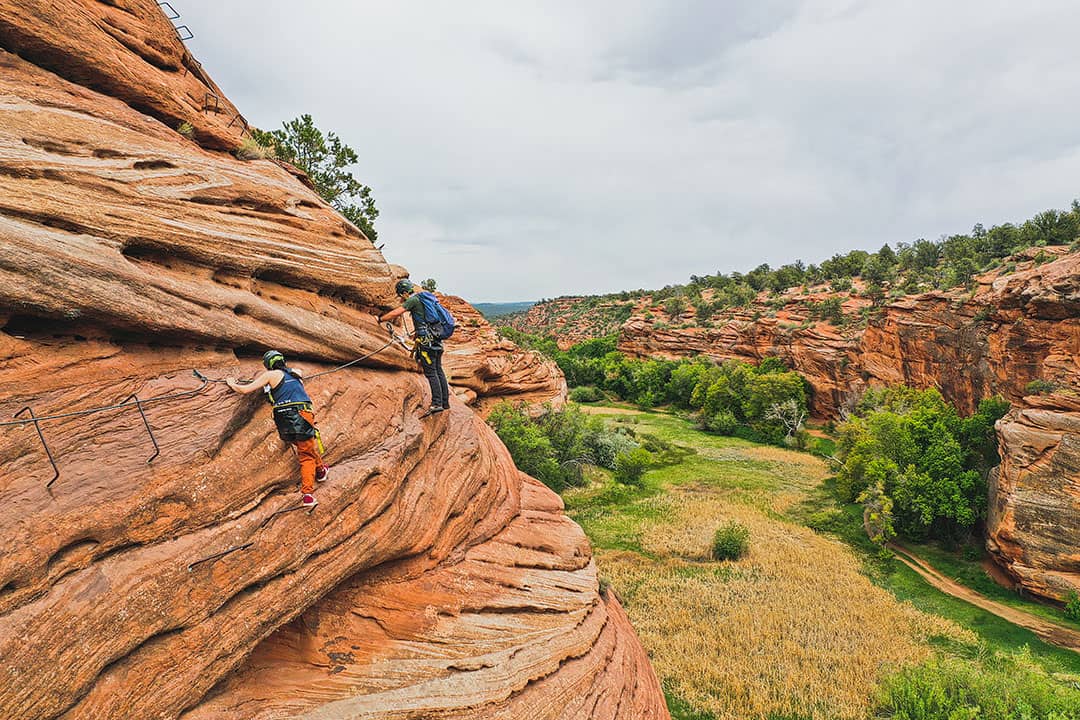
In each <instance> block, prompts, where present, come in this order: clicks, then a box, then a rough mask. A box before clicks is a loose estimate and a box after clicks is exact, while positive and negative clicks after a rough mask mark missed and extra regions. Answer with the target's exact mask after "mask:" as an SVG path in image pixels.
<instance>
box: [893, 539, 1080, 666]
mask: <svg viewBox="0 0 1080 720" xmlns="http://www.w3.org/2000/svg"><path fill="white" fill-rule="evenodd" d="M889 547H890V549H891V550H892V551H893V552H895V553H896V556H897V557H898V558H899V559H900V562H902V563H904V564H905V565H907V566H908V567H909V568H911V569H912V570H914V571H915V572H917V573H919V575H920V576H921V577H922V578H923V579H924V580H926V582H928V583H930V584H931V585H933V586H934V587H935V588H937V589H938V590H940V591H941V592H943V593H945V594H946V595H951V596H953V597H955V598H959V599H961V600H963V601H964V602H969V603H971V604H972V605H974V606H975V607H978V608H982V609H983V610H985V611H986V612H988V613H992V614H994V615H997V616H998V617H999V618H1002V619H1003V620H1008V621H1009V622H1011V623H1012V624H1013V625H1018V626H1020V627H1022V628H1025V629H1027V630H1030V631H1031V632H1033V633H1035V634H1036V635H1038V636H1039V637H1040V638H1042V639H1043V640H1045V641H1046V642H1048V643H1051V644H1053V645H1057V646H1058V647H1063V648H1067V649H1069V650H1073V651H1075V652H1080V632H1078V631H1076V630H1073V629H1072V628H1068V627H1065V626H1064V625H1058V624H1057V623H1054V622H1051V621H1049V620H1044V619H1043V618H1040V617H1038V616H1036V615H1032V614H1030V613H1028V612H1025V611H1023V610H1018V609H1017V608H1014V607H1010V606H1008V605H1002V604H1001V603H999V602H995V601H994V600H991V599H989V598H987V597H985V596H983V595H980V594H979V593H977V592H975V591H974V590H972V589H971V588H968V587H964V586H963V585H961V584H959V583H957V582H955V581H953V580H950V579H949V578H947V577H945V576H944V575H942V574H941V573H940V572H938V571H937V570H935V569H934V568H933V567H931V566H930V565H929V564H927V562H926V561H925V560H923V559H922V558H920V557H917V556H916V555H913V554H911V552H910V551H909V550H907V549H906V548H904V547H902V546H900V545H897V544H895V543H889Z"/></svg>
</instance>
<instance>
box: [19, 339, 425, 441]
mask: <svg viewBox="0 0 1080 720" xmlns="http://www.w3.org/2000/svg"><path fill="white" fill-rule="evenodd" d="M387 329H388V330H389V331H390V335H391V338H390V340H389V341H388V342H387V343H386V344H385V345H383V346H382V347H380V348H379V349H378V350H373V351H371V352H369V353H368V354H366V355H363V356H361V357H358V358H356V359H355V360H353V361H351V362H347V363H345V364H344V365H338V366H337V367H335V368H330V369H329V370H323V371H322V372H317V373H314V374H312V375H309V376H308V377H307V378H305V379H307V380H311V379H313V378H317V377H319V376H320V375H329V374H330V373H335V372H337V371H338V370H344V369H345V368H347V367H352V366H353V365H355V364H357V363H359V362H363V361H364V360H367V359H368V358H370V357H373V356H375V355H377V354H379V353H381V352H382V351H383V350H385V349H386V348H388V347H390V346H391V345H393V344H394V342H395V341H397V342H400V343H401V344H402V346H403V347H405V348H406V349H407V348H408V346H407V345H406V344H405V341H404V340H403V339H402V338H401V337H399V336H398V335H396V334H395V333H394V330H393V327H392V326H391V325H390V324H389V323H387ZM191 372H192V373H193V374H194V375H195V377H197V378H199V380H202V385H200V386H199V387H197V388H195V389H194V390H185V391H183V392H177V393H169V394H167V395H158V396H157V397H152V398H147V399H145V400H142V399H140V400H126V401H124V402H122V403H117V404H116V405H106V406H104V407H96V408H88V409H86V410H74V411H72V412H66V413H57V414H55V415H36V416H34V417H33V418H32V419H31V418H27V419H25V420H8V421H5V422H0V427H8V426H11V425H26V424H27V423H32V422H34V421H35V420H36V421H37V422H41V421H44V420H60V419H63V418H72V417H82V416H83V415H93V414H94V413H99V412H108V411H110V410H122V409H124V408H129V407H138V406H139V405H149V404H150V403H155V402H162V401H164V400H179V399H181V398H186V397H192V396H195V395H198V394H199V393H201V392H202V391H203V390H205V389H206V386H207V385H209V384H210V383H224V382H225V381H224V380H222V379H220V378H217V379H214V378H208V377H206V376H205V375H203V374H202V373H201V372H199V371H198V370H192V371H191Z"/></svg>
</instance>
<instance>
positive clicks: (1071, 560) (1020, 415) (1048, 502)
mask: <svg viewBox="0 0 1080 720" xmlns="http://www.w3.org/2000/svg"><path fill="white" fill-rule="evenodd" d="M1026 405H1027V407H1024V408H1023V409H1014V410H1012V411H1011V412H1010V413H1009V414H1008V415H1006V416H1005V417H1004V418H1002V419H1001V421H999V422H998V425H997V432H998V442H999V447H1000V450H1001V457H1002V461H1001V465H1000V466H998V467H997V468H996V469H995V473H994V477H993V478H992V482H991V483H990V513H989V517H988V520H987V525H988V529H989V533H988V538H987V547H988V548H989V550H990V552H991V553H992V554H993V555H994V557H995V559H996V560H997V561H998V563H999V564H1000V565H1002V566H1003V567H1005V568H1006V569H1007V570H1008V571H1009V573H1010V574H1011V575H1012V576H1013V577H1014V578H1016V579H1017V580H1018V581H1019V582H1020V583H1021V584H1022V585H1023V586H1024V588H1026V589H1027V590H1030V591H1031V592H1034V593H1036V594H1038V595H1043V596H1045V597H1052V598H1057V599H1059V600H1064V599H1065V598H1066V597H1067V596H1068V594H1069V592H1070V591H1072V592H1080V543H1078V539H1080V398H1077V397H1076V396H1064V395H1053V396H1049V397H1032V398H1028V402H1027V403H1026Z"/></svg>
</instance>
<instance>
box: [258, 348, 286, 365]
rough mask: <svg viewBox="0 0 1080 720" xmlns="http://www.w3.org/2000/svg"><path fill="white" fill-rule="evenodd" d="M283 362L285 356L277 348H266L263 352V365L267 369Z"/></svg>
mask: <svg viewBox="0 0 1080 720" xmlns="http://www.w3.org/2000/svg"><path fill="white" fill-rule="evenodd" d="M284 364H285V356H284V355H282V354H281V353H279V352H278V351H277V350H267V351H266V352H265V353H263V367H264V368H266V369H267V370H273V369H274V367H275V366H277V365H284Z"/></svg>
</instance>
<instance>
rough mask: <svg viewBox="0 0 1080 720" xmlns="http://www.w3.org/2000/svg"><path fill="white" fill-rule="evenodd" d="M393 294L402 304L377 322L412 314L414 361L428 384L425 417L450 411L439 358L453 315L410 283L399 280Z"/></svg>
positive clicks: (452, 326)
mask: <svg viewBox="0 0 1080 720" xmlns="http://www.w3.org/2000/svg"><path fill="white" fill-rule="evenodd" d="M394 292H395V293H397V295H398V297H400V298H401V299H402V300H404V304H403V305H402V306H401V307H399V308H394V309H393V310H391V311H390V312H388V313H386V314H384V315H383V316H382V317H380V318H379V322H380V323H383V322H391V321H393V320H395V319H397V318H399V317H401V316H402V315H404V314H405V313H406V312H409V313H411V314H412V319H413V327H414V328H415V332H414V337H415V338H416V345H415V348H414V353H415V355H416V361H417V362H418V363H420V368H421V369H422V370H423V371H424V376H425V377H426V378H427V380H428V384H429V385H431V407H430V408H429V409H428V412H427V414H426V415H425V417H427V416H428V415H434V414H435V413H441V412H442V411H443V410H449V409H450V387H449V385H447V383H446V374H445V373H444V372H443V368H442V356H443V340H446V339H447V338H449V337H450V336H451V335H452V334H453V333H454V316H453V315H451V314H450V311H448V310H447V309H446V308H444V307H443V306H442V303H440V302H439V299H438V298H437V297H435V295H434V294H432V293H430V292H428V291H427V290H424V289H422V288H417V287H416V286H415V285H413V284H412V283H411V282H410V281H409V280H398V281H397V284H396V285H395V286H394Z"/></svg>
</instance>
